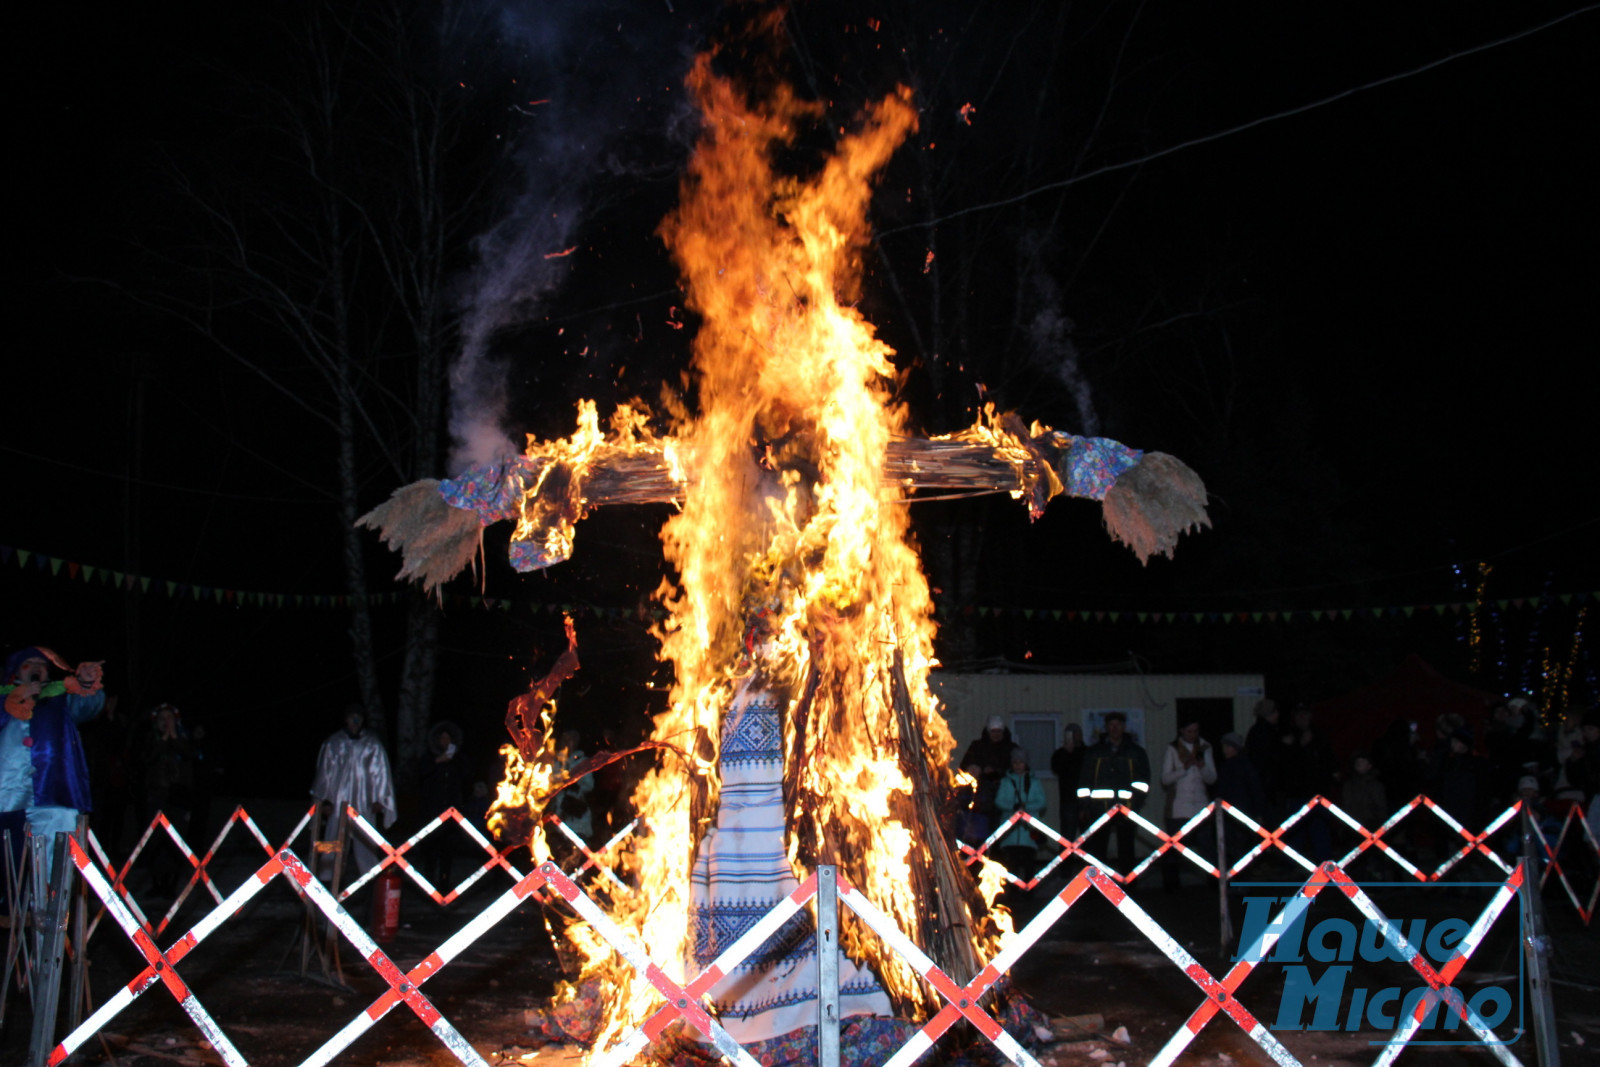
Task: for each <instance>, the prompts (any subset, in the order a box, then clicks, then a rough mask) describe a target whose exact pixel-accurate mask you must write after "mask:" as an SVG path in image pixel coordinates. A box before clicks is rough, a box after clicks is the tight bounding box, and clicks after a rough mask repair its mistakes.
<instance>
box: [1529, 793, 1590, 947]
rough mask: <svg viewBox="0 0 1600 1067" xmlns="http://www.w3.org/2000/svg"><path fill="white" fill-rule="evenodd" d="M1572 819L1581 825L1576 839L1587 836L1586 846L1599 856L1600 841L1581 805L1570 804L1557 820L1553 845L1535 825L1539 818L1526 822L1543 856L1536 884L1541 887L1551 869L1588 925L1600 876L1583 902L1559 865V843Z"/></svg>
mask: <svg viewBox="0 0 1600 1067" xmlns="http://www.w3.org/2000/svg"><path fill="white" fill-rule="evenodd" d="M1574 823H1576V824H1577V825H1578V826H1580V827H1582V829H1581V830H1580V831H1579V837H1580V839H1585V840H1587V842H1588V845H1589V848H1590V849H1591V850H1592V851H1593V852H1594V854H1595V859H1597V860H1600V841H1596V840H1595V836H1594V831H1593V830H1591V829H1590V828H1589V820H1587V819H1585V818H1584V817H1583V809H1582V808H1581V807H1580V806H1578V805H1576V804H1574V805H1573V806H1571V807H1569V808H1568V809H1567V817H1566V820H1565V821H1564V822H1562V824H1561V832H1560V833H1558V834H1556V843H1555V844H1554V845H1552V844H1551V843H1550V842H1549V840H1548V839H1547V838H1546V837H1545V836H1544V831H1543V830H1541V829H1539V821H1538V820H1537V819H1534V820H1533V821H1532V822H1531V824H1530V825H1531V826H1532V827H1533V832H1534V834H1535V835H1536V836H1537V837H1538V838H1539V847H1540V848H1542V849H1544V854H1545V858H1546V862H1545V868H1544V871H1543V872H1542V873H1541V874H1540V875H1539V888H1540V889H1543V888H1544V884H1545V882H1546V881H1548V880H1549V878H1550V872H1551V871H1554V872H1555V875H1556V877H1557V878H1559V879H1560V880H1561V885H1562V887H1563V888H1564V889H1566V891H1567V899H1568V900H1570V901H1572V906H1573V907H1574V908H1575V909H1577V912H1578V918H1580V919H1582V920H1583V925H1585V926H1588V925H1589V920H1591V919H1593V918H1594V909H1595V904H1596V902H1597V901H1600V878H1596V879H1595V883H1594V889H1593V891H1591V892H1590V894H1589V903H1588V904H1584V903H1583V902H1582V901H1580V900H1579V899H1578V892H1577V890H1575V889H1573V888H1572V882H1570V881H1569V880H1568V879H1567V872H1566V870H1565V869H1564V868H1563V867H1562V866H1561V861H1560V859H1559V857H1560V855H1561V846H1562V845H1563V844H1565V843H1566V840H1567V831H1569V830H1570V829H1571V828H1572V826H1573V824H1574Z"/></svg>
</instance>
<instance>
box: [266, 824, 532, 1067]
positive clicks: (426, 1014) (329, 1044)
mask: <svg viewBox="0 0 1600 1067" xmlns="http://www.w3.org/2000/svg"><path fill="white" fill-rule="evenodd" d="M278 860H279V861H280V862H281V863H282V865H283V871H284V873H285V874H287V875H288V876H289V877H290V878H291V879H292V880H293V881H294V882H295V883H296V884H297V885H299V886H300V888H301V889H302V890H304V891H305V893H306V896H307V897H309V898H310V900H311V902H312V903H313V904H315V905H316V906H317V908H318V909H319V910H320V911H321V912H322V913H323V914H324V915H326V916H327V917H328V921H329V922H331V923H333V925H334V926H335V928H337V929H338V931H339V932H340V933H341V934H343V935H344V937H345V939H346V940H347V941H349V942H350V944H351V945H353V946H355V949H356V951H357V952H359V953H361V955H362V958H364V959H365V960H366V961H367V964H368V965H369V966H370V967H371V968H372V969H373V970H374V971H377V972H378V975H379V976H380V977H382V978H383V980H384V981H385V982H387V983H388V984H389V988H388V989H387V990H386V991H384V993H383V995H382V996H380V997H378V999H377V1000H375V1001H373V1002H372V1003H371V1004H370V1005H368V1007H367V1009H366V1010H365V1011H363V1012H362V1013H361V1014H359V1015H357V1016H356V1017H355V1018H354V1019H352V1020H351V1021H350V1022H349V1023H348V1024H346V1025H345V1027H344V1028H343V1029H341V1030H340V1031H339V1032H338V1033H336V1034H334V1035H333V1036H332V1037H330V1038H329V1039H328V1040H327V1041H326V1042H325V1043H324V1044H323V1045H322V1047H321V1048H319V1049H317V1050H316V1051H315V1052H313V1053H312V1054H311V1055H310V1056H308V1057H306V1059H305V1060H304V1061H302V1064H301V1067H321V1065H323V1064H326V1063H329V1062H331V1061H332V1060H333V1058H334V1057H335V1056H337V1055H338V1054H339V1053H341V1052H343V1051H344V1050H345V1049H346V1048H348V1047H349V1046H350V1043H351V1042H352V1041H354V1040H355V1039H356V1038H357V1037H360V1036H361V1035H362V1034H364V1033H366V1031H368V1030H370V1029H371V1028H372V1026H373V1025H374V1024H375V1023H377V1022H378V1020H380V1019H382V1018H383V1017H384V1016H385V1015H387V1014H389V1012H390V1011H392V1010H393V1009H394V1008H396V1007H398V1006H399V1005H400V1004H404V1005H406V1007H408V1008H410V1009H411V1010H412V1012H414V1013H415V1014H416V1016H417V1018H419V1019H421V1020H422V1024H423V1025H424V1026H426V1027H427V1028H428V1029H429V1030H431V1031H432V1032H433V1035H434V1036H435V1037H437V1038H438V1039H439V1040H440V1041H441V1042H443V1044H444V1046H445V1047H446V1048H447V1049H449V1050H450V1052H451V1054H452V1055H454V1056H455V1057H456V1059H458V1060H460V1061H461V1062H462V1063H465V1064H469V1065H471V1067H488V1064H487V1062H486V1061H485V1060H484V1059H483V1057H482V1056H480V1055H478V1050H477V1049H475V1048H473V1047H472V1044H471V1043H470V1042H469V1041H467V1039H466V1038H465V1037H464V1036H462V1034H461V1032H460V1031H459V1030H457V1029H456V1028H455V1027H454V1026H453V1025H451V1023H450V1020H448V1019H446V1018H445V1017H444V1015H443V1014H441V1013H440V1011H439V1009H438V1008H436V1007H434V1005H433V1002H432V1001H430V1000H429V999H428V998H427V997H426V996H425V995H424V994H423V992H422V989H421V986H422V983H424V982H426V981H427V980H428V979H429V978H431V977H433V976H434V975H435V974H437V973H438V972H439V970H440V969H441V968H442V967H444V965H445V964H446V963H449V962H450V960H452V959H454V958H455V957H456V956H457V955H459V954H460V953H461V952H462V950H464V949H465V948H466V947H467V946H468V945H470V944H472V942H474V941H476V940H477V939H478V938H479V937H481V936H482V935H483V934H484V933H485V932H487V931H488V930H489V929H490V928H491V927H493V926H494V924H495V923H497V922H499V921H500V920H501V919H503V918H505V917H506V915H508V914H510V912H511V911H512V910H513V909H514V908H516V907H517V905H519V904H521V903H522V901H523V900H524V899H526V898H527V897H528V896H529V895H530V894H532V893H533V892H534V891H535V890H536V889H538V888H539V887H540V886H541V885H543V884H544V882H545V876H544V873H543V872H541V871H534V872H533V873H531V874H529V875H527V876H526V877H524V878H523V879H522V880H520V881H519V882H518V883H517V884H516V885H515V886H513V887H512V888H511V889H510V890H508V891H507V892H505V893H503V894H501V896H500V898H499V899H498V900H496V901H495V903H494V904H493V905H492V906H491V907H489V908H487V909H485V910H484V911H483V912H481V913H480V914H479V915H478V916H477V917H476V918H474V919H473V920H472V922H470V923H468V924H467V925H466V926H463V927H462V928H461V929H460V930H459V931H457V932H456V933H455V934H454V935H453V936H451V937H450V938H449V939H448V940H446V941H445V943H444V944H442V945H440V946H439V948H437V949H435V950H434V951H433V952H431V953H429V954H428V956H427V957H426V958H425V959H423V960H422V962H421V963H418V964H417V965H416V966H415V967H413V968H411V970H410V971H401V970H400V968H399V967H398V966H396V965H395V962H394V961H393V960H392V959H390V958H389V956H388V954H387V953H385V952H384V951H383V949H381V948H379V947H378V944H377V942H375V941H373V940H372V937H371V935H369V934H368V933H367V932H366V931H365V930H364V929H362V927H361V924H360V923H358V922H357V921H356V920H355V919H354V918H352V917H351V915H350V913H349V912H347V911H345V910H344V909H343V908H341V907H340V906H339V902H338V901H337V900H335V899H334V897H333V894H332V893H331V892H329V891H328V889H327V887H326V886H324V885H323V884H322V883H321V882H319V881H317V880H316V879H315V878H314V877H312V875H311V872H310V871H309V870H308V869H306V867H305V865H304V864H302V863H301V862H300V859H299V857H297V856H295V854H294V853H292V852H289V851H287V850H285V851H283V852H280V853H278Z"/></svg>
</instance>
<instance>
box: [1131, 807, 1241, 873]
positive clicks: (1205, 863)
mask: <svg viewBox="0 0 1600 1067" xmlns="http://www.w3.org/2000/svg"><path fill="white" fill-rule="evenodd" d="M1214 807H1215V802H1214V801H1213V802H1212V803H1211V804H1207V805H1206V806H1205V807H1203V808H1201V809H1200V810H1199V811H1197V812H1195V813H1194V814H1193V815H1191V816H1190V817H1189V821H1188V822H1185V823H1184V824H1183V825H1182V826H1180V827H1178V832H1177V833H1174V834H1169V833H1167V832H1165V831H1164V830H1162V829H1161V828H1160V827H1158V826H1156V825H1155V824H1154V823H1152V822H1151V821H1150V820H1149V819H1146V818H1144V817H1143V816H1141V815H1139V814H1138V813H1137V812H1134V811H1129V812H1128V818H1130V819H1132V820H1133V821H1134V822H1135V823H1137V824H1138V825H1140V826H1142V827H1144V828H1145V830H1147V831H1148V832H1149V833H1151V834H1152V835H1154V836H1155V837H1156V839H1157V840H1159V841H1160V842H1161V844H1160V846H1159V847H1158V848H1156V850H1155V851H1154V852H1151V853H1150V855H1148V856H1146V857H1145V858H1144V860H1143V861H1142V862H1141V863H1140V864H1139V865H1138V866H1136V867H1134V869H1133V870H1131V871H1129V872H1128V876H1127V878H1125V879H1119V881H1127V882H1131V881H1133V880H1134V879H1135V878H1137V877H1139V876H1140V875H1141V874H1143V873H1144V872H1145V870H1146V869H1147V868H1148V867H1149V866H1150V865H1151V864H1152V863H1154V862H1155V861H1156V860H1158V859H1160V858H1161V856H1162V853H1164V852H1166V851H1167V850H1168V849H1176V850H1177V851H1178V853H1179V854H1180V855H1182V856H1185V857H1187V858H1188V859H1189V861H1190V862H1191V863H1193V864H1194V865H1195V866H1196V867H1199V868H1200V869H1201V870H1202V871H1204V872H1206V873H1207V874H1209V875H1211V876H1212V877H1213V878H1214V877H1216V876H1217V868H1216V865H1215V864H1213V863H1211V862H1210V861H1209V860H1207V859H1206V858H1205V857H1203V856H1201V855H1200V854H1199V853H1198V852H1195V851H1194V850H1193V849H1191V848H1189V847H1188V846H1186V845H1185V844H1184V843H1183V839H1184V837H1185V836H1186V835H1188V834H1189V833H1191V832H1193V830H1194V829H1195V827H1197V826H1200V825H1201V824H1203V823H1205V822H1207V821H1208V820H1210V818H1211V811H1212V808H1214Z"/></svg>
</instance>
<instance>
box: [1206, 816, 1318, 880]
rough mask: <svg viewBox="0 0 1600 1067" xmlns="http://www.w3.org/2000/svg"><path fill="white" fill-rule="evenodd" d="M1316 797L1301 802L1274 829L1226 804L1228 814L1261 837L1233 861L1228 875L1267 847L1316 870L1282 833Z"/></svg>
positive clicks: (1232, 874) (1246, 863)
mask: <svg viewBox="0 0 1600 1067" xmlns="http://www.w3.org/2000/svg"><path fill="white" fill-rule="evenodd" d="M1317 799H1320V798H1315V799H1312V800H1309V801H1307V802H1306V803H1304V804H1302V805H1301V806H1300V810H1298V811H1296V812H1295V813H1294V814H1293V815H1291V816H1289V818H1288V819H1287V820H1285V821H1284V822H1283V823H1282V824H1280V825H1279V826H1278V828H1277V829H1276V830H1268V829H1267V828H1266V827H1265V826H1262V825H1261V824H1260V823H1258V822H1256V821H1255V820H1254V819H1252V818H1251V817H1250V816H1248V815H1246V814H1245V813H1244V812H1242V811H1240V810H1239V809H1238V808H1236V807H1234V806H1233V805H1232V804H1228V805H1226V808H1227V812H1228V814H1229V815H1232V816H1233V817H1234V818H1235V819H1238V820H1239V821H1240V822H1242V823H1244V824H1245V826H1247V827H1249V828H1250V829H1251V830H1254V831H1255V832H1256V834H1257V835H1258V836H1260V838H1261V840H1260V841H1258V842H1256V846H1255V847H1254V848H1252V849H1251V850H1250V851H1249V852H1246V853H1245V854H1244V855H1243V856H1240V857H1239V862H1237V863H1235V864H1234V865H1233V867H1232V868H1231V869H1229V871H1228V877H1229V878H1234V877H1236V876H1237V875H1238V874H1239V872H1240V871H1242V870H1244V869H1245V868H1246V867H1248V866H1249V865H1250V863H1251V861H1253V860H1254V859H1255V858H1256V857H1257V856H1259V855H1261V854H1262V853H1263V852H1265V851H1266V850H1267V849H1269V848H1275V849H1277V850H1278V851H1279V852H1282V853H1283V854H1284V855H1285V856H1288V857H1289V858H1290V859H1291V860H1294V862H1296V863H1298V864H1299V865H1300V866H1302V867H1304V868H1305V869H1306V870H1308V871H1314V870H1316V869H1317V865H1316V864H1314V863H1312V862H1311V861H1310V860H1308V859H1306V858H1305V857H1304V856H1302V855H1300V853H1298V852H1296V851H1295V850H1294V848H1292V847H1291V846H1290V845H1289V843H1288V842H1287V841H1285V840H1284V839H1283V835H1284V834H1286V833H1288V832H1289V831H1290V830H1292V829H1293V828H1294V825H1295V824H1296V823H1298V822H1299V821H1300V820H1301V819H1303V818H1305V817H1306V815H1307V813H1309V812H1310V811H1311V809H1312V808H1313V807H1315V806H1316V802H1317Z"/></svg>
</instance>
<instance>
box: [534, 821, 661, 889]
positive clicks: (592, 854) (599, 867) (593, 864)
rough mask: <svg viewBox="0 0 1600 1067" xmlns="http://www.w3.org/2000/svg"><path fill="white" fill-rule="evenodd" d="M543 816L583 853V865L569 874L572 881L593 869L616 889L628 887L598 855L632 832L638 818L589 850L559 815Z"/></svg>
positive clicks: (586, 844) (584, 842)
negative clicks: (595, 847)
mask: <svg viewBox="0 0 1600 1067" xmlns="http://www.w3.org/2000/svg"><path fill="white" fill-rule="evenodd" d="M545 818H546V820H547V821H549V822H552V823H554V824H555V827H556V829H557V830H559V831H561V834H562V836H564V837H565V838H566V839H567V840H568V841H571V842H572V843H573V844H574V845H575V846H577V849H578V851H579V852H581V853H583V857H584V859H583V865H582V866H580V867H579V868H578V869H577V870H575V871H573V872H572V874H571V878H572V880H573V881H577V880H578V879H579V878H582V877H583V874H584V872H585V871H590V870H594V871H599V872H600V873H601V874H603V875H605V876H606V878H608V879H610V881H611V884H612V885H614V886H616V887H617V888H618V889H626V888H628V887H627V885H626V884H625V883H624V882H623V881H622V879H621V878H618V877H617V874H616V872H615V871H613V870H612V869H611V868H610V867H607V866H606V865H605V864H604V863H602V862H601V860H600V856H601V854H602V853H604V852H607V851H608V850H610V849H611V848H612V847H613V846H615V845H616V843H617V842H618V841H621V840H622V839H623V838H624V837H627V836H628V835H629V834H631V833H633V828H634V827H635V826H637V825H638V824H639V820H638V819H634V820H633V821H632V822H630V823H629V824H628V825H626V826H624V827H623V828H622V829H620V830H618V831H617V832H616V833H614V834H612V835H611V840H609V841H607V842H606V843H605V844H603V845H601V846H600V847H599V848H597V849H595V850H593V851H590V849H589V845H588V843H587V842H586V841H584V839H583V838H581V837H579V836H578V834H577V832H576V831H574V830H573V829H572V827H570V826H568V825H567V824H566V823H564V822H562V821H561V816H559V815H554V814H552V815H547V816H545Z"/></svg>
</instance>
